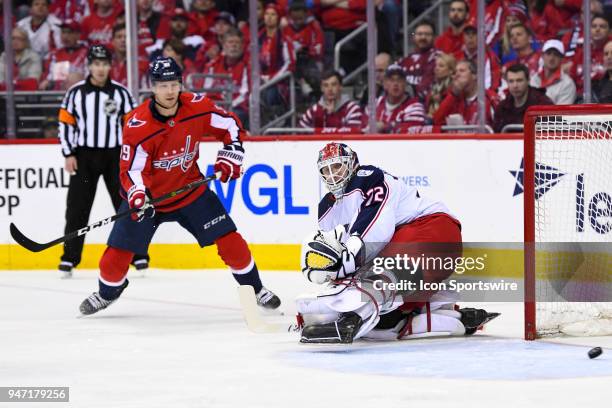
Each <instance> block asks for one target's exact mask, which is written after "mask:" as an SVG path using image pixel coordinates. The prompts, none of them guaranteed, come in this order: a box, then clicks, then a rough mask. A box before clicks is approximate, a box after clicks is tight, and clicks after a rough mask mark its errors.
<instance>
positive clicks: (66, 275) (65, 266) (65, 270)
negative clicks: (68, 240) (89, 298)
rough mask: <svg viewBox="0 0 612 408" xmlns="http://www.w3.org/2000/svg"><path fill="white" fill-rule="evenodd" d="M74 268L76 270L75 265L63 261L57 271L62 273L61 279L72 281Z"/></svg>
mask: <svg viewBox="0 0 612 408" xmlns="http://www.w3.org/2000/svg"><path fill="white" fill-rule="evenodd" d="M72 268H74V264H73V263H72V262H68V261H61V262H60V264H59V266H58V267H57V269H58V270H59V271H60V274H61V275H60V278H61V279H70V278H72Z"/></svg>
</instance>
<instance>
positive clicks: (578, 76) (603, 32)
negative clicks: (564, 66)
mask: <svg viewBox="0 0 612 408" xmlns="http://www.w3.org/2000/svg"><path fill="white" fill-rule="evenodd" d="M609 38H610V23H609V22H608V20H607V19H606V18H605V17H604V16H603V15H601V14H596V15H594V16H593V18H592V19H591V80H592V81H596V80H598V79H601V78H603V77H604V75H605V73H606V69H605V67H604V64H603V48H604V45H606V43H607V42H608V40H609ZM583 58H584V46H583V45H581V46H579V47H578V48H577V49H576V54H575V55H574V58H573V60H572V66H571V68H570V76H571V77H572V78H573V79H574V81H575V82H576V92H577V93H578V95H582V91H583V83H584V78H583V75H584V74H583V72H582V62H583Z"/></svg>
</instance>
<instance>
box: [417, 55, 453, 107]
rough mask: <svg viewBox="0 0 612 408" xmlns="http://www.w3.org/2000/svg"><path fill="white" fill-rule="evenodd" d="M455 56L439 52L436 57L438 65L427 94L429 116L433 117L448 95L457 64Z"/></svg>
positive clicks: (426, 105)
mask: <svg viewBox="0 0 612 408" xmlns="http://www.w3.org/2000/svg"><path fill="white" fill-rule="evenodd" d="M456 64H457V63H456V61H455V58H454V57H453V56H452V55H450V54H444V53H442V54H439V55H438V56H437V57H436V67H435V69H434V81H433V84H432V86H431V92H429V95H427V99H426V101H425V108H426V112H427V116H428V117H430V118H432V117H433V115H434V113H436V111H437V110H438V108H439V107H440V103H442V101H443V100H444V98H445V97H446V92H447V91H448V88H449V87H450V85H451V82H452V81H453V75H454V74H455V66H456Z"/></svg>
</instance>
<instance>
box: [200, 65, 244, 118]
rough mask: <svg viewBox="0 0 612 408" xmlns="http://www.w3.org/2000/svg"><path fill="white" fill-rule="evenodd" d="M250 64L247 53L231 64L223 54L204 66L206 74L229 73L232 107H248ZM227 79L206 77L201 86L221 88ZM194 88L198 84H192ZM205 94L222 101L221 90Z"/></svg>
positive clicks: (225, 84)
mask: <svg viewBox="0 0 612 408" xmlns="http://www.w3.org/2000/svg"><path fill="white" fill-rule="evenodd" d="M249 67H250V64H249V60H248V55H244V56H243V57H242V59H241V60H239V61H238V62H236V63H235V64H233V65H229V64H228V63H227V60H226V59H225V57H224V56H223V54H221V55H219V56H218V57H217V58H215V59H214V60H213V61H211V62H209V63H208V64H207V65H206V68H204V72H205V73H206V74H218V75H219V74H220V75H229V76H230V77H231V81H232V85H233V87H234V92H233V94H232V108H236V107H240V108H243V109H248V106H249V84H250V83H251V81H250V77H251V75H250V69H249ZM226 81H227V80H225V79H222V78H212V77H208V78H206V80H204V83H203V85H202V87H203V88H207V89H212V88H223V87H224V86H227V82H226ZM194 85H195V88H199V87H200V86H198V84H194ZM207 96H208V97H209V98H211V99H213V100H215V101H222V100H223V94H222V93H221V92H214V93H208V94H207Z"/></svg>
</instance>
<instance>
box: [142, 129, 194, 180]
mask: <svg viewBox="0 0 612 408" xmlns="http://www.w3.org/2000/svg"><path fill="white" fill-rule="evenodd" d="M190 145H191V135H189V136H187V138H186V139H185V147H182V148H181V151H180V153H176V151H172V155H171V156H168V154H169V153H168V152H164V157H163V158H162V159H159V160H153V167H154V168H156V169H162V170H166V171H170V170H172V169H173V168H175V167H178V166H181V170H183V172H185V173H186V172H187V170H189V168H190V167H191V165H192V164H193V160H194V159H195V158H196V156H197V154H198V146H199V142H195V144H194V145H193V151H189V146H190Z"/></svg>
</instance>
